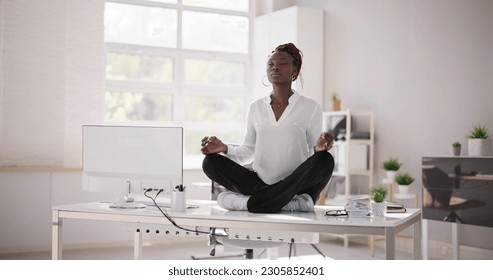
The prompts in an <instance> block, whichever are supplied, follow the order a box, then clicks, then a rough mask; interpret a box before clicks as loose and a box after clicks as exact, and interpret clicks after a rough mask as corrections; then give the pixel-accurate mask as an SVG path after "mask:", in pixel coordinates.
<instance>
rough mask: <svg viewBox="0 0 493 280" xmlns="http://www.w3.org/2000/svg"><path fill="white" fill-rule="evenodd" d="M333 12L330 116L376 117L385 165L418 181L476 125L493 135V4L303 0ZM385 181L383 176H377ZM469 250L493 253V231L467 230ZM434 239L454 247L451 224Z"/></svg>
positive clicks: (464, 238)
mask: <svg viewBox="0 0 493 280" xmlns="http://www.w3.org/2000/svg"><path fill="white" fill-rule="evenodd" d="M296 2H297V4H298V5H304V6H309V7H322V8H324V9H325V11H326V14H325V20H326V22H325V47H326V51H325V92H324V94H325V96H326V98H325V100H327V101H326V104H325V109H326V110H330V109H331V107H330V104H329V102H328V100H329V98H328V97H329V96H330V94H331V93H332V92H333V91H337V92H338V93H339V95H340V97H341V98H342V107H343V109H344V108H369V109H373V110H374V111H375V113H376V115H375V117H376V119H375V124H376V131H375V134H376V148H375V152H376V162H375V166H377V167H378V166H380V164H381V162H382V161H383V160H384V159H386V158H388V157H389V156H394V157H398V158H399V159H400V160H401V161H402V162H403V163H404V166H403V167H402V169H403V170H404V171H409V172H410V173H411V174H413V175H414V176H415V177H416V179H417V180H416V182H415V183H414V191H415V192H417V193H419V194H420V195H421V157H422V156H439V155H448V156H449V155H452V148H451V144H452V142H454V141H460V142H461V143H462V148H463V151H462V153H463V154H464V151H466V153H467V141H466V139H465V136H466V134H467V133H468V132H469V130H470V129H471V128H472V127H473V126H474V125H476V124H484V125H486V126H487V127H488V128H489V130H490V131H492V132H493V110H491V106H492V104H493V79H492V77H493V55H492V51H491V50H493V1H489V0H433V1H429V0H414V1H407V0H371V1H358V0H345V1H338V0H327V1H314V0H300V1H296ZM383 177H384V174H383V170H378V174H377V176H376V178H377V179H381V178H383ZM376 183H378V182H376ZM460 233H461V240H460V242H461V243H462V244H469V245H471V246H479V247H486V248H490V249H491V248H493V242H492V241H493V239H492V236H493V229H491V228H480V227H473V226H461V227H460ZM430 237H431V238H432V239H435V240H446V241H450V238H451V236H450V225H445V224H442V223H435V222H432V223H431V226H430Z"/></svg>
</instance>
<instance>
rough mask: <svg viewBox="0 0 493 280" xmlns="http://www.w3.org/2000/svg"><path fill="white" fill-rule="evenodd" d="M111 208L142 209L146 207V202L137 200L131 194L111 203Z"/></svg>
mask: <svg viewBox="0 0 493 280" xmlns="http://www.w3.org/2000/svg"><path fill="white" fill-rule="evenodd" d="M110 207H111V208H120V209H141V208H146V206H145V204H142V203H139V202H135V201H134V198H133V197H131V196H130V195H129V194H126V195H125V196H123V197H121V198H119V199H118V200H117V201H116V202H114V203H113V204H111V205H110Z"/></svg>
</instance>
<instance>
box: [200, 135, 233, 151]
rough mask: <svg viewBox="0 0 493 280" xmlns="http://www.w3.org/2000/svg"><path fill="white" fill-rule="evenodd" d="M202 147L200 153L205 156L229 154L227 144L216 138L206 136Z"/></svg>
mask: <svg viewBox="0 0 493 280" xmlns="http://www.w3.org/2000/svg"><path fill="white" fill-rule="evenodd" d="M201 145H202V148H201V149H200V151H201V152H202V154H204V155H207V154H218V153H227V152H228V146H226V144H224V143H223V141H221V140H220V139H219V138H217V137H216V136H211V137H209V136H205V137H204V138H202V143H201Z"/></svg>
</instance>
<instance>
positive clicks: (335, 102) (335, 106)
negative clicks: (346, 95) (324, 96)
mask: <svg viewBox="0 0 493 280" xmlns="http://www.w3.org/2000/svg"><path fill="white" fill-rule="evenodd" d="M332 110H334V111H340V110H341V100H340V99H339V97H337V93H336V92H334V93H333V94H332Z"/></svg>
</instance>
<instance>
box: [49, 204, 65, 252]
mask: <svg viewBox="0 0 493 280" xmlns="http://www.w3.org/2000/svg"><path fill="white" fill-rule="evenodd" d="M52 215H53V216H52V218H51V259H52V260H61V259H62V219H60V218H59V216H58V211H57V210H54V211H53V214H52Z"/></svg>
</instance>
